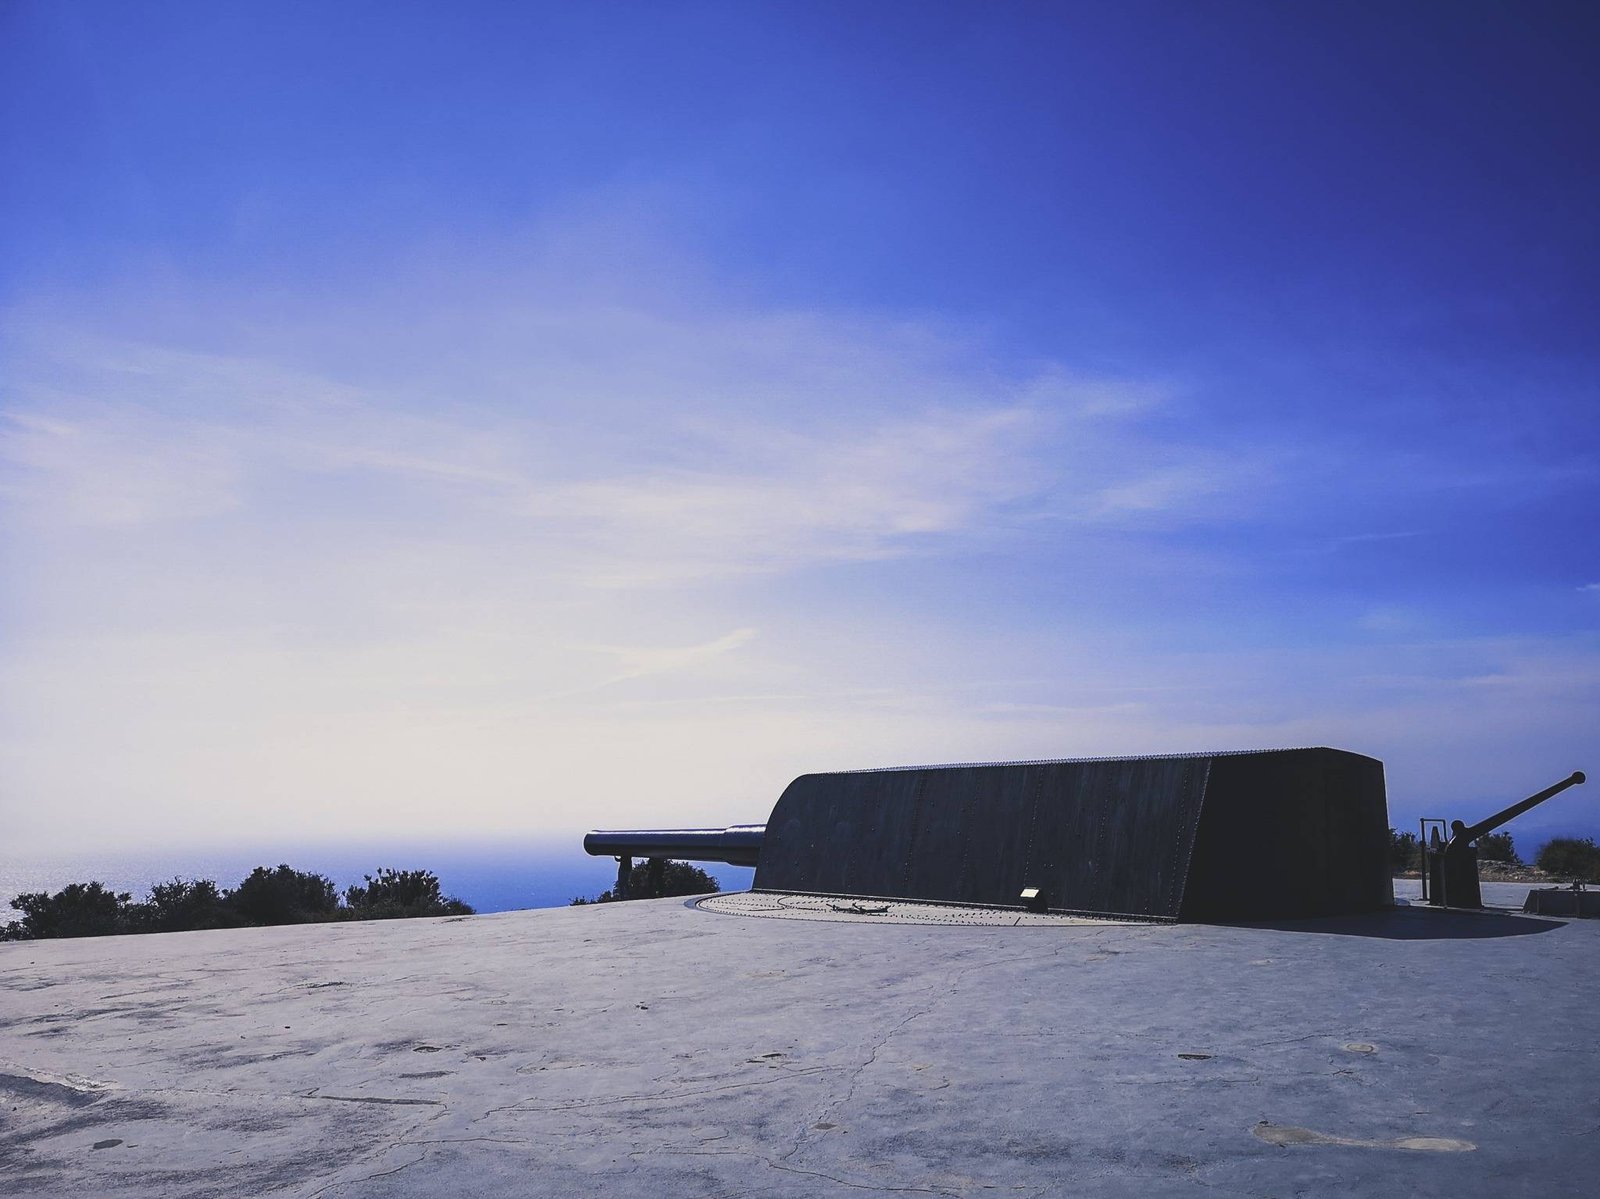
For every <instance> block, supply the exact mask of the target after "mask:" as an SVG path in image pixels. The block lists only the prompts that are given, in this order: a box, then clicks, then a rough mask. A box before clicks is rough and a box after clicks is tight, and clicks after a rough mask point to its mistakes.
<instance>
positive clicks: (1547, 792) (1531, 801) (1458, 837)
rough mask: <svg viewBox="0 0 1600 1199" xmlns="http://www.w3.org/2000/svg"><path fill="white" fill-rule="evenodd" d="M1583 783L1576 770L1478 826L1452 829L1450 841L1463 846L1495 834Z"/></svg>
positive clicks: (1481, 821) (1580, 774) (1582, 777)
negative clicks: (1531, 809)
mask: <svg viewBox="0 0 1600 1199" xmlns="http://www.w3.org/2000/svg"><path fill="white" fill-rule="evenodd" d="M1583 781H1584V774H1583V771H1581V770H1574V771H1573V772H1572V773H1571V774H1570V775H1568V776H1567V777H1566V778H1564V779H1562V780H1561V781H1560V782H1559V783H1557V784H1556V785H1555V786H1553V787H1546V788H1545V789H1544V790H1543V791H1541V792H1539V793H1538V794H1537V795H1530V796H1528V798H1527V799H1524V800H1522V801H1521V802H1519V803H1514V804H1512V805H1511V806H1510V807H1509V808H1504V809H1502V810H1501V811H1498V812H1496V813H1495V814H1494V815H1493V816H1489V817H1486V818H1485V819H1483V820H1480V821H1478V823H1477V824H1474V825H1471V826H1470V827H1458V828H1454V829H1452V830H1451V837H1450V840H1451V842H1452V843H1455V844H1462V845H1465V844H1466V843H1467V842H1469V841H1476V840H1477V839H1478V838H1479V837H1481V836H1483V835H1484V834H1485V833H1491V832H1493V831H1494V830H1495V829H1497V828H1499V827H1500V826H1501V825H1502V824H1504V823H1506V821H1508V820H1512V819H1515V818H1516V817H1518V816H1520V815H1522V814H1523V813H1524V812H1526V811H1527V810H1528V809H1529V808H1532V807H1536V806H1537V805H1539V804H1542V803H1543V802H1544V801H1545V800H1547V799H1549V798H1550V797H1551V796H1552V795H1559V794H1560V793H1561V792H1563V791H1565V790H1566V789H1567V788H1568V787H1576V786H1577V785H1578V784H1579V783H1581V782H1583Z"/></svg>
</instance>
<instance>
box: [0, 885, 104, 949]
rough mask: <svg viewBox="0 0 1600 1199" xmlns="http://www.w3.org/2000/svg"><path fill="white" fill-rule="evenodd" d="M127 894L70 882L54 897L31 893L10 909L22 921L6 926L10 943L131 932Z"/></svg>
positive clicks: (23, 896)
mask: <svg viewBox="0 0 1600 1199" xmlns="http://www.w3.org/2000/svg"><path fill="white" fill-rule="evenodd" d="M131 898H132V896H130V895H129V894H128V893H127V892H126V891H121V892H118V891H108V890H106V888H105V887H104V886H103V885H101V884H100V883H69V884H68V885H67V886H65V887H63V888H62V889H61V890H59V891H57V892H56V893H55V894H54V895H49V894H47V893H45V892H43V891H32V892H29V893H28V894H26V895H19V896H17V897H16V898H15V899H13V900H12V901H11V906H12V907H13V908H15V909H16V910H17V911H19V912H21V913H22V919H21V920H13V921H12V922H11V923H10V924H8V925H6V928H5V936H6V939H7V940H12V941H23V940H32V939H35V938H38V939H44V938H47V937H108V936H113V935H115V934H116V933H125V932H129V931H131V925H132V920H131V919H130V911H129V904H128V901H129V899H131Z"/></svg>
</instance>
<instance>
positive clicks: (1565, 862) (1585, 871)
mask: <svg viewBox="0 0 1600 1199" xmlns="http://www.w3.org/2000/svg"><path fill="white" fill-rule="evenodd" d="M1536 865H1537V866H1538V867H1539V869H1540V870H1543V871H1544V872H1545V873H1546V874H1552V875H1555V876H1556V877H1557V878H1570V879H1578V880H1581V881H1584V882H1595V881H1600V845H1596V844H1595V843H1594V838H1593V837H1584V838H1582V839H1581V840H1580V839H1579V838H1577V837H1556V838H1555V839H1554V840H1552V841H1550V842H1548V843H1547V844H1546V845H1545V847H1544V848H1543V849H1541V850H1540V851H1539V857H1538V860H1537V862H1536Z"/></svg>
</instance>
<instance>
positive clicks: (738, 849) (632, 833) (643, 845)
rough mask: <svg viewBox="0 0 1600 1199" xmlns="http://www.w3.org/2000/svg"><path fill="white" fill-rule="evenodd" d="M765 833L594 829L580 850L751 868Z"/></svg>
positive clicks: (740, 828) (758, 829)
mask: <svg viewBox="0 0 1600 1199" xmlns="http://www.w3.org/2000/svg"><path fill="white" fill-rule="evenodd" d="M766 832H767V826H766V825H764V824H735V825H732V826H730V827H728V828H669V829H597V830H596V831H594V832H592V833H590V834H589V835H588V836H587V837H585V838H584V839H583V848H584V852H586V853H589V854H593V855H594V856H595V857H597V858H622V857H629V858H672V859H675V860H678V861H685V862H726V863H727V864H728V865H730V866H754V865H755V864H756V857H757V855H759V854H760V852H761V842H762V839H763V838H764V837H765V836H766Z"/></svg>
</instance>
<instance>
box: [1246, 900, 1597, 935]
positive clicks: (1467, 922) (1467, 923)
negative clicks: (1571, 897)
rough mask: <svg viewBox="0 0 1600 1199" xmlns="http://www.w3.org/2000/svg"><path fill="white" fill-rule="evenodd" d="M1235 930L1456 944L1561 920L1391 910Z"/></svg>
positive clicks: (1547, 927) (1532, 930)
mask: <svg viewBox="0 0 1600 1199" xmlns="http://www.w3.org/2000/svg"><path fill="white" fill-rule="evenodd" d="M1230 923H1232V924H1233V927H1235V928H1270V929H1276V930H1278V931H1281V932H1295V933H1334V934H1336V935H1338V936H1342V937H1378V938H1381V939H1383V940H1388V941H1460V940H1478V939H1482V938H1487V937H1528V936H1533V935H1534V934H1536V933H1547V932H1550V931H1551V930H1552V929H1557V928H1561V927H1562V926H1563V925H1564V924H1565V923H1566V922H1565V921H1562V920H1535V919H1532V918H1531V917H1528V916H1514V915H1512V914H1511V913H1509V912H1461V911H1440V910H1437V909H1431V908H1416V907H1404V908H1399V907H1397V908H1393V909H1391V910H1389V911H1387V912H1371V913H1368V914H1366V915H1362V916H1324V917H1322V918H1320V919H1314V920H1251V921H1239V922H1230Z"/></svg>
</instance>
